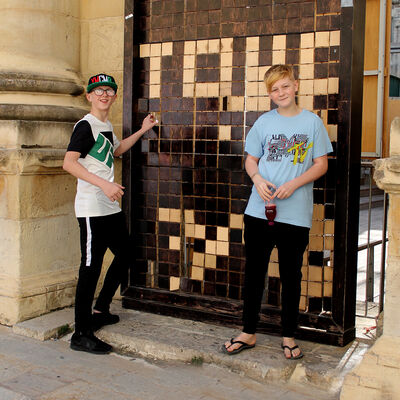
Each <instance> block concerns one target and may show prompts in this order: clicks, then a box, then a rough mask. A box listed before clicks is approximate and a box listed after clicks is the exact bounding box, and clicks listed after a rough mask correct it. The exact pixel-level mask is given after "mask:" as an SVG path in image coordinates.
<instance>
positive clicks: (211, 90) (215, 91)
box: [207, 82, 219, 97]
mask: <svg viewBox="0 0 400 400" xmlns="http://www.w3.org/2000/svg"><path fill="white" fill-rule="evenodd" d="M207 96H208V97H218V96H219V82H208V84H207Z"/></svg>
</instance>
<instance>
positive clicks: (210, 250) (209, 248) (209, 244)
mask: <svg viewBox="0 0 400 400" xmlns="http://www.w3.org/2000/svg"><path fill="white" fill-rule="evenodd" d="M216 248H217V242H216V241H215V240H206V254H215V251H216Z"/></svg>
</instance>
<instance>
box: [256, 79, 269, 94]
mask: <svg viewBox="0 0 400 400" xmlns="http://www.w3.org/2000/svg"><path fill="white" fill-rule="evenodd" d="M258 95H259V96H264V97H265V96H267V95H268V92H267V87H266V86H265V83H264V82H258Z"/></svg>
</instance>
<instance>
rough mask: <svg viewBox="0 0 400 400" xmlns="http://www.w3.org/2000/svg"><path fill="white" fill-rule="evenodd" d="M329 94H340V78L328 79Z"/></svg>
mask: <svg viewBox="0 0 400 400" xmlns="http://www.w3.org/2000/svg"><path fill="white" fill-rule="evenodd" d="M328 93H329V94H333V93H339V78H328Z"/></svg>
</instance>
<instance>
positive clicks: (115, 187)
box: [100, 181, 125, 201]
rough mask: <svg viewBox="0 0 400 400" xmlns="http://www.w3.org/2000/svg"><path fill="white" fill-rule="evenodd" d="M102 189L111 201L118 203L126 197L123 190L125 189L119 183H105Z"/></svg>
mask: <svg viewBox="0 0 400 400" xmlns="http://www.w3.org/2000/svg"><path fill="white" fill-rule="evenodd" d="M100 189H101V190H102V191H103V192H104V194H105V195H106V196H107V197H108V198H109V199H110V200H111V201H116V200H119V199H120V198H121V197H122V196H123V195H124V191H123V190H122V189H125V187H124V186H121V185H120V184H119V183H115V182H107V181H104V184H103V185H101V187H100Z"/></svg>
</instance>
